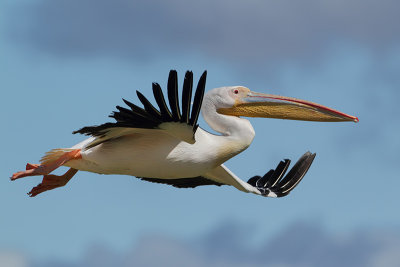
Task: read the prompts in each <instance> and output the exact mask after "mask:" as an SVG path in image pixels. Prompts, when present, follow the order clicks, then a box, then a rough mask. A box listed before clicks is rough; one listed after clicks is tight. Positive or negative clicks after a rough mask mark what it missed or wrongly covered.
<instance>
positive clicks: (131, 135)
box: [11, 70, 358, 197]
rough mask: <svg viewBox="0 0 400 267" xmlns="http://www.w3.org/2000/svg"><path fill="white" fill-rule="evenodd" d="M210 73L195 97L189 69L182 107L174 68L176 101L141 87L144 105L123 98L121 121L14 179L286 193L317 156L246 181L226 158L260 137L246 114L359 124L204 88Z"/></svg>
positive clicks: (295, 105)
mask: <svg viewBox="0 0 400 267" xmlns="http://www.w3.org/2000/svg"><path fill="white" fill-rule="evenodd" d="M206 76H207V71H205V72H204V73H203V74H202V75H201V77H200V79H199V82H198V84H197V88H196V91H195V94H194V98H193V103H192V87H193V73H192V72H191V71H187V72H186V74H185V78H184V81H183V90H182V101H181V105H182V109H181V108H180V103H179V101H178V99H179V98H178V77H177V72H176V71H175V70H171V71H170V73H169V78H168V84H167V95H168V102H169V107H168V105H167V103H166V101H165V98H164V95H163V92H162V90H161V87H160V85H159V84H158V83H153V85H152V89H153V95H154V99H155V101H156V103H157V105H158V109H157V108H155V107H154V106H153V104H151V103H150V101H149V100H148V99H147V98H146V97H145V96H144V95H143V94H141V93H140V92H138V91H136V93H137V96H138V98H139V100H140V102H141V103H142V105H143V108H141V107H139V106H137V105H135V104H133V103H131V102H129V101H127V100H125V99H123V101H124V102H125V104H126V106H127V107H121V106H117V107H116V109H117V111H114V112H113V113H112V114H111V115H110V116H109V117H111V118H113V119H114V120H115V121H114V122H107V123H104V124H101V125H98V126H88V127H83V128H81V129H79V130H77V131H75V132H73V133H74V134H76V133H79V134H84V135H87V136H89V137H88V138H87V139H86V140H84V141H82V142H81V143H79V144H77V145H74V146H72V147H70V148H58V149H53V150H51V151H49V152H47V153H46V154H45V156H43V157H42V159H41V160H40V164H31V163H28V164H27V165H26V169H25V170H24V171H20V172H17V173H14V174H13V175H12V177H11V180H16V179H19V178H22V177H27V176H34V175H43V180H42V182H41V183H40V184H39V185H37V186H36V187H34V188H32V190H31V191H30V192H29V193H28V195H29V196H31V197H34V196H36V195H38V194H40V193H42V192H45V191H47V190H51V189H54V188H57V187H62V186H64V185H66V184H67V183H68V181H69V180H70V179H71V178H72V177H73V176H74V175H75V174H76V173H77V172H78V170H81V171H88V172H94V173H99V174H121V175H131V176H136V177H137V178H139V179H141V180H145V181H149V182H155V183H164V184H169V185H172V186H174V187H178V188H193V187H196V186H200V185H217V186H221V185H231V186H234V187H235V188H237V189H238V190H240V191H243V192H247V193H254V194H257V195H261V196H265V197H283V196H286V195H287V194H289V193H290V192H291V191H292V190H293V188H295V187H296V186H297V185H298V183H299V182H300V181H301V180H302V178H303V177H304V175H305V174H306V172H307V171H308V169H309V168H310V166H311V164H312V162H313V160H314V158H315V155H316V154H315V153H310V152H306V153H305V154H304V155H302V156H301V157H300V159H299V160H298V161H297V163H296V164H295V165H294V166H293V167H292V169H291V170H290V171H289V172H288V173H287V174H286V176H285V173H286V171H287V170H288V167H289V164H290V160H289V159H285V160H283V161H281V162H279V164H278V165H277V167H276V168H275V169H271V170H270V171H268V172H267V173H266V174H265V175H263V176H254V177H251V178H250V179H248V181H247V182H245V180H242V179H240V178H239V177H237V176H236V175H235V174H234V173H233V172H231V171H230V170H229V169H228V168H227V167H226V166H225V165H224V164H223V163H224V162H225V161H227V160H228V159H230V158H232V157H234V156H236V155H237V154H239V153H240V152H242V151H244V150H245V149H246V148H248V147H249V145H250V144H251V142H252V141H253V138H254V136H255V132H254V129H253V127H252V125H251V124H250V122H249V121H248V120H247V119H244V118H242V116H246V117H263V118H278V119H288V120H304V121H330V122H339V121H354V122H358V118H357V117H355V116H350V115H347V114H345V113H342V112H339V111H337V110H334V109H331V108H328V107H325V106H322V105H319V104H316V103H313V102H309V101H305V100H300V99H296V98H291V97H284V96H278V95H271V94H264V93H257V92H253V91H250V90H249V89H248V88H246V87H243V86H229V87H220V88H216V89H212V90H210V91H209V92H207V93H206V94H204V91H205V86H206ZM203 96H204V97H203ZM200 110H201V113H202V115H203V117H204V120H205V121H206V122H207V123H208V124H209V126H210V127H211V128H212V129H213V130H214V131H215V132H218V133H219V134H213V133H210V132H207V131H205V130H203V129H202V128H200V127H198V124H197V120H198V117H199V114H200ZM60 166H67V167H69V168H70V169H69V170H68V171H67V172H66V173H65V174H64V175H61V176H57V175H52V174H50V173H51V172H52V171H54V170H55V169H57V168H58V167H60Z"/></svg>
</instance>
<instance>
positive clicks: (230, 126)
mask: <svg viewBox="0 0 400 267" xmlns="http://www.w3.org/2000/svg"><path fill="white" fill-rule="evenodd" d="M201 113H202V115H203V118H204V120H205V121H206V122H207V123H208V125H210V127H211V128H212V129H213V130H215V131H217V132H219V133H221V134H222V135H223V136H225V137H228V138H229V139H231V140H235V141H236V142H240V143H242V144H243V145H245V147H246V148H247V147H248V146H249V145H250V144H251V142H252V141H253V138H254V136H255V132H254V128H253V126H252V125H251V124H250V122H249V121H248V120H246V119H243V118H239V117H236V116H228V115H223V114H220V113H218V112H217V108H216V106H215V104H214V102H213V101H212V99H207V98H205V99H204V101H203V106H202V109H201Z"/></svg>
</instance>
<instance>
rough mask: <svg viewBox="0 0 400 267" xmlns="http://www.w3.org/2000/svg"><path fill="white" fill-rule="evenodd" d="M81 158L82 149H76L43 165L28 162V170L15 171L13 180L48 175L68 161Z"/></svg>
mask: <svg viewBox="0 0 400 267" xmlns="http://www.w3.org/2000/svg"><path fill="white" fill-rule="evenodd" d="M80 158H82V156H81V150H80V149H75V150H72V151H69V152H65V153H64V154H63V155H62V156H60V157H59V158H57V159H55V160H54V161H51V162H50V163H46V164H41V165H38V164H30V163H28V164H26V170H25V171H20V172H16V173H14V174H13V175H12V176H11V180H16V179H19V178H22V177H26V176H35V175H46V174H49V173H51V172H52V171H54V170H55V169H57V168H58V167H60V166H61V165H63V164H64V163H66V162H67V161H70V160H73V159H80Z"/></svg>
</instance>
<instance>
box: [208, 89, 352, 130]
mask: <svg viewBox="0 0 400 267" xmlns="http://www.w3.org/2000/svg"><path fill="white" fill-rule="evenodd" d="M212 91H213V92H211V91H210V93H211V94H212V98H213V102H214V104H215V107H217V112H218V113H220V114H224V115H231V116H245V117H262V118H276V119H287V120H302V121H331V122H333V121H354V122H358V118H357V117H355V116H351V115H347V114H345V113H342V112H340V111H337V110H334V109H331V108H328V107H325V106H322V105H320V104H316V103H313V102H309V101H306V100H301V99H296V98H292V97H285V96H278V95H270V94H263V93H257V92H252V91H250V89H248V88H246V87H243V86H231V87H221V88H216V89H214V90H212Z"/></svg>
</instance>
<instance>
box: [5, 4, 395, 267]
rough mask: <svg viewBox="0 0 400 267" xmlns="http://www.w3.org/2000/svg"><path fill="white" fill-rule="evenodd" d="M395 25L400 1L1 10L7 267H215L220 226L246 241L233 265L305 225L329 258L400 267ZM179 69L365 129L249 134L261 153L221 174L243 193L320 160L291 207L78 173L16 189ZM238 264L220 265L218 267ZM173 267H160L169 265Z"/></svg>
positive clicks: (269, 127) (210, 83) (264, 126)
mask: <svg viewBox="0 0 400 267" xmlns="http://www.w3.org/2000/svg"><path fill="white" fill-rule="evenodd" d="M398 9H399V6H398V3H397V2H396V1H379V2H378V1H332V2H321V1H316V0H307V1H305V2H303V3H302V4H301V5H299V4H295V3H292V2H290V1H279V2H274V1H246V2H232V1H202V2H193V3H189V2H187V1H178V0H176V1H170V2H168V4H167V3H166V2H165V3H164V1H159V0H154V1H143V2H141V1H124V0H118V1H112V2H111V1H93V0H84V1H76V0H74V1H66V0H65V1H62V0H59V1H50V0H41V1H36V2H34V3H32V2H31V1H22V0H21V1H2V2H1V3H0V34H1V35H0V36H1V38H0V58H1V61H0V88H1V92H2V97H1V98H0V103H1V105H0V107H1V112H0V119H1V121H2V125H3V130H2V133H1V137H2V140H3V141H2V151H3V153H1V155H0V162H1V168H0V174H1V177H3V179H1V180H0V190H1V194H0V200H1V203H2V205H1V211H2V216H1V222H0V225H1V227H0V237H1V238H0V262H1V261H6V260H11V261H12V260H14V261H16V262H17V264H19V263H20V264H21V265H20V266H35V264H39V265H40V264H44V263H48V262H49V261H51V260H55V261H56V262H57V264H59V265H60V266H61V265H62V264H67V263H68V264H71V266H80V264H81V265H82V266H84V265H85V264H84V262H85V259H86V260H87V258H90V257H91V256H90V255H91V254H90V251H91V249H92V247H93V246H94V247H97V246H100V247H106V248H107V249H105V250H106V251H111V252H110V253H111V254H112V252H113V251H114V252H115V253H116V254H117V256H115V257H111V256H110V257H109V258H107V259H108V260H109V261H110V262H115V260H116V258H120V255H121V254H123V255H124V257H128V258H129V257H134V256H133V255H137V253H139V252H140V254H141V255H146V253H148V251H151V250H152V249H154V248H157V249H156V250H155V251H159V253H161V254H162V253H165V252H162V250H163V248H164V249H165V248H166V247H174V246H178V247H179V246H180V245H179V244H180V243H184V244H188V243H190V245H187V246H186V245H184V246H183V247H186V248H187V251H186V252H188V254H187V255H189V256H187V257H189V258H188V259H193V258H196V257H197V258H196V259H199V260H198V261H195V262H196V264H197V263H198V265H193V266H203V265H206V264H208V265H210V264H211V263H213V264H215V262H217V261H218V259H215V258H213V257H212V256H210V255H209V254H207V253H200V252H199V251H202V248H203V249H204V248H205V247H207V243H206V242H203V241H201V240H204V238H207V236H209V235H212V236H213V235H214V234H215V232H217V233H219V232H220V229H223V228H224V227H223V226H224V225H228V226H229V225H230V224H232V225H236V226H237V227H236V228H233V230H230V232H229V231H228V233H230V234H229V236H231V235H232V236H235V235H237V238H238V239H240V241H241V242H240V244H241V245H240V246H239V248H236V249H238V250H240V251H242V252H243V255H244V256H243V257H250V256H251V254H249V253H248V251H250V250H251V249H250V248H252V246H257V245H259V244H270V245H271V246H273V244H274V243H276V238H278V239H279V237H282V238H281V239H280V242H283V244H285V242H284V241H285V240H287V241H288V242H290V240H291V239H290V237H286V235H285V234H286V233H293V232H296V231H302V228H301V227H300V228H299V229H297V230H296V227H293V225H297V223H298V222H302V223H303V224H306V226H307V227H308V228H311V229H314V228H315V229H317V228H318V227H320V228H321V229H322V230H320V231H319V232H318V233H315V235H316V236H318V234H319V233H321V232H322V233H323V236H324V238H326V240H327V241H326V244H332V243H334V244H336V243H335V242H336V241H335V240H336V239H337V238H338V237H343V238H344V239H346V238H347V239H346V240H359V239H357V238H355V236H362V238H364V239H365V240H368V242H370V243H371V246H378V247H379V248H380V250H378V249H375V250H374V251H375V252H376V251H379V253H381V251H382V253H383V254H382V255H386V254H388V255H389V256H385V257H383V256H382V257H383V259H392V258H393V260H392V261H391V263H393V262H396V261H397V260H398V257H397V258H396V257H394V256H390V255H397V254H398V253H399V251H400V246H399V243H400V241H399V240H400V239H399V238H398V236H399V235H398V234H399V225H400V215H399V213H398V212H397V210H398V203H399V199H398V198H399V197H398V193H397V191H398V188H399V187H400V180H399V179H398V178H399V175H398V167H397V164H398V162H399V155H398V152H399V150H400V138H399V137H398V133H399V132H400V124H399V115H400V111H399V108H398V103H397V101H398V99H399V98H400V90H399V86H400V78H399V77H400V76H399V75H398V70H399V69H400V45H399V44H400V43H399V39H400V37H399V36H400V32H399V27H398V25H400V21H399V18H398V16H397V12H396V11H397V10H398ZM170 69H177V70H178V73H179V74H180V77H181V78H182V77H183V73H184V71H186V70H188V69H189V70H193V72H194V75H195V78H196V79H198V78H199V76H200V74H201V73H202V72H203V71H204V70H205V69H207V70H208V80H207V89H211V88H214V87H219V86H226V85H243V86H247V87H249V88H250V89H252V90H254V91H259V92H266V93H273V94H282V95H286V96H293V97H298V98H302V99H307V100H311V101H314V102H317V103H321V104H323V105H327V106H329V107H333V108H336V109H338V110H340V111H343V112H345V113H348V114H351V115H356V116H358V117H359V119H360V123H358V124H354V123H336V124H334V123H312V122H295V121H279V120H272V119H271V120H268V119H251V122H252V124H253V126H254V128H255V130H256V138H255V140H254V142H253V144H252V145H251V147H250V148H249V149H248V150H246V151H245V152H243V153H242V154H240V155H238V156H237V157H235V158H234V159H232V160H230V161H228V162H227V166H228V167H229V168H231V170H232V171H234V172H235V173H236V174H237V175H238V176H239V177H242V178H243V179H247V178H249V177H251V176H253V175H255V174H263V173H265V172H266V171H267V170H269V169H270V168H272V167H274V166H275V165H276V164H277V163H278V162H279V161H280V160H281V159H283V158H290V159H292V160H296V159H297V158H298V157H299V156H300V155H302V154H303V153H304V152H305V151H307V150H310V151H312V152H316V153H317V158H316V160H315V161H314V164H313V166H312V167H311V169H310V171H309V173H308V174H307V176H306V177H305V179H304V180H303V181H302V183H301V184H300V185H299V186H298V188H296V189H295V190H294V192H293V193H292V194H290V195H289V196H288V197H286V198H282V199H264V198H260V197H258V196H255V195H250V194H243V193H241V192H239V191H237V190H236V189H234V188H230V187H222V188H219V187H203V188H196V189H194V190H192V189H186V190H183V189H176V188H172V187H169V186H166V185H157V184H151V183H146V182H143V181H139V180H137V179H136V178H133V177H128V176H114V175H110V176H105V175H97V174H92V173H85V172H79V173H78V174H77V175H76V176H75V178H74V179H72V180H71V182H70V183H69V184H68V186H67V187H65V188H61V189H57V190H53V191H50V192H46V193H44V194H42V195H40V196H38V197H36V198H29V197H27V195H26V194H25V193H26V192H28V191H29V190H30V189H31V187H33V186H35V185H36V184H38V183H39V182H40V178H39V177H37V178H27V179H24V180H20V181H17V182H10V181H9V179H8V177H10V175H11V174H12V173H13V172H15V171H17V170H20V169H22V168H23V167H24V166H25V164H26V162H37V161H38V160H39V159H40V157H41V156H42V155H43V153H45V152H46V151H48V150H50V149H52V148H57V147H65V146H72V145H74V144H75V143H77V142H79V141H80V140H82V139H83V138H84V137H83V136H77V135H72V134H71V132H72V131H73V130H76V129H79V128H80V127H82V126H85V125H92V124H99V123H103V122H105V121H107V120H109V118H107V115H108V114H109V113H110V112H111V111H112V110H113V109H114V106H115V105H118V104H121V98H122V97H123V98H126V99H130V100H132V101H136V102H137V99H136V96H135V90H140V91H141V92H143V93H144V94H145V95H147V96H150V95H151V83H152V82H154V81H156V82H159V83H160V84H161V85H165V84H166V80H167V76H168V71H169V70H170ZM200 124H201V126H202V127H206V128H207V126H206V125H205V122H204V121H203V120H200ZM62 171H65V170H60V172H62ZM307 227H306V228H307ZM242 228H244V229H251V230H249V233H247V232H246V231H244V233H245V234H242V232H240V230H238V229H242ZM308 228H307V229H308ZM293 229H294V230H293ZM213 233H214V234H213ZM371 233H373V234H371ZM288 235H289V234H288ZM310 235H313V233H312V231H311V230H310ZM372 235H373V236H374V237H371V236H372ZM154 236H156V238H154ZM159 236H161V237H162V238H159ZM216 236H217V237H218V235H216ZM289 236H291V235H289ZM375 236H383V237H386V236H392V238H393V239H390V240H389V239H385V238H383V239H384V240H385V241H379V242H378V241H376V239H377V238H375ZM217 237H216V241H215V242H216V243H218V242H219V243H218V244H220V245H221V247H227V248H229V243H230V241H229V240H226V239H225V238H224V237H223V236H222V237H221V238H219V239H218V238H217ZM274 238H275V239H274ZM293 238H294V240H300V241H299V242H300V244H301V240H303V239H302V238H299V239H296V236H295V237H293ZM362 238H361V240H364V239H362ZM159 239H162V240H164V241H162V240H159ZM378 239H379V238H378ZM146 240H150V241H146ZM165 240H167V241H165ZM324 240H325V239H324ZM388 240H389V241H388ZM217 241H218V242H217ZM357 242H360V243H362V242H361V241H357ZM357 242H356V241H354V243H355V244H358V243H357ZM368 242H366V243H368ZM143 244H144V245H143ZM157 244H165V245H164V246H162V245H158V246H157ZM368 244H369V243H368ZM281 246H283V245H281ZM300 246H301V245H300ZM337 246H338V247H340V246H339V245H337ZM327 247H328V248H329V247H330V246H327ZM350 247H351V248H353V247H352V246H350ZM354 247H357V246H354ZM262 248H264V246H262ZM265 248H269V247H268V246H267V245H266V246H265ZM341 248H343V247H341ZM354 249H355V248H354ZM294 250H295V249H293V251H294ZM95 251H97V250H95ZM138 251H139V252H138ZM216 251H218V249H216ZM367 251H368V250H367V249H365V252H367ZM189 252H190V253H189ZM135 253H136V254H135ZM174 253H177V254H178V255H181V254H183V253H185V251H182V250H180V249H176V250H175V252H174ZM235 253H237V251H236V250H235V249H234V248H232V249H227V250H226V253H225V254H224V255H227V256H226V258H224V259H228V258H229V257H228V255H234V254H235ZM246 253H247V254H246ZM259 253H262V250H261V249H260V251H259ZM324 253H326V251H325V252H324ZM379 253H378V254H379ZM385 253H386V254H385ZM94 254H96V253H94ZM106 254H107V253H106ZM161 254H160V255H161ZM265 254H266V255H268V251H266V252H265ZM339 254H340V253H339ZM370 254H371V253H370ZM372 254H373V253H372ZM372 254H371V255H372ZM375 254H376V253H375ZM375 254H373V255H375ZM107 255H108V254H107ZM118 255H119V256H118ZM190 255H192V258H190ZM193 255H195V256H193ZM249 255H250V256H249ZM320 255H324V254H323V252H321V254H320ZM379 255H381V254H379ZM379 255H378V256H379ZM167 256H168V253H167ZM167 256H165V257H166V258H165V259H164V258H163V257H164V256H163V257H161V256H160V258H162V259H164V262H168V260H171V264H172V262H174V261H173V259H172V258H173V257H172V256H171V258H168V257H167ZM378 256H376V257H377V258H379V257H378ZM85 257H86V258H85ZM93 257H95V256H93ZM310 257H311V256H310ZM343 257H345V256H343ZM371 257H372V256H371ZM250 258H251V257H250ZM311 258H312V259H315V258H316V256H315V255H314V256H313V257H311ZM311 258H310V259H311ZM359 259H360V262H361V261H368V262H369V264H371V266H375V265H373V264H375V263H373V262H380V261H379V260H377V259H372V258H371V259H369V258H368V259H364V258H363V257H361V256H360V257H359ZM18 260H19V261H20V262H19V263H18ZM91 260H93V259H91ZM219 261H221V259H219ZM306 262H307V261H306ZM371 262H372V263H371ZM136 263H137V262H136ZM228 263H229V261H227V264H228ZM231 263H232V262H230V263H229V264H231ZM273 263H274V262H271V264H273ZM295 263H296V261H292V262H287V264H295ZM303 263H304V261H303ZM308 263H309V262H308ZM339 263H340V262H339ZM389 263H390V262H389ZM257 264H259V263H258V262H254V265H255V266H257ZM315 264H316V265H318V263H315ZM376 264H377V263H376ZM154 265H156V264H154ZM237 265H238V266H241V265H240V263H237ZM16 266H17V265H16ZM53 266H54V265H53ZM289 266H290V265H289ZM364 266H365V265H364ZM376 266H379V265H376Z"/></svg>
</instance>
